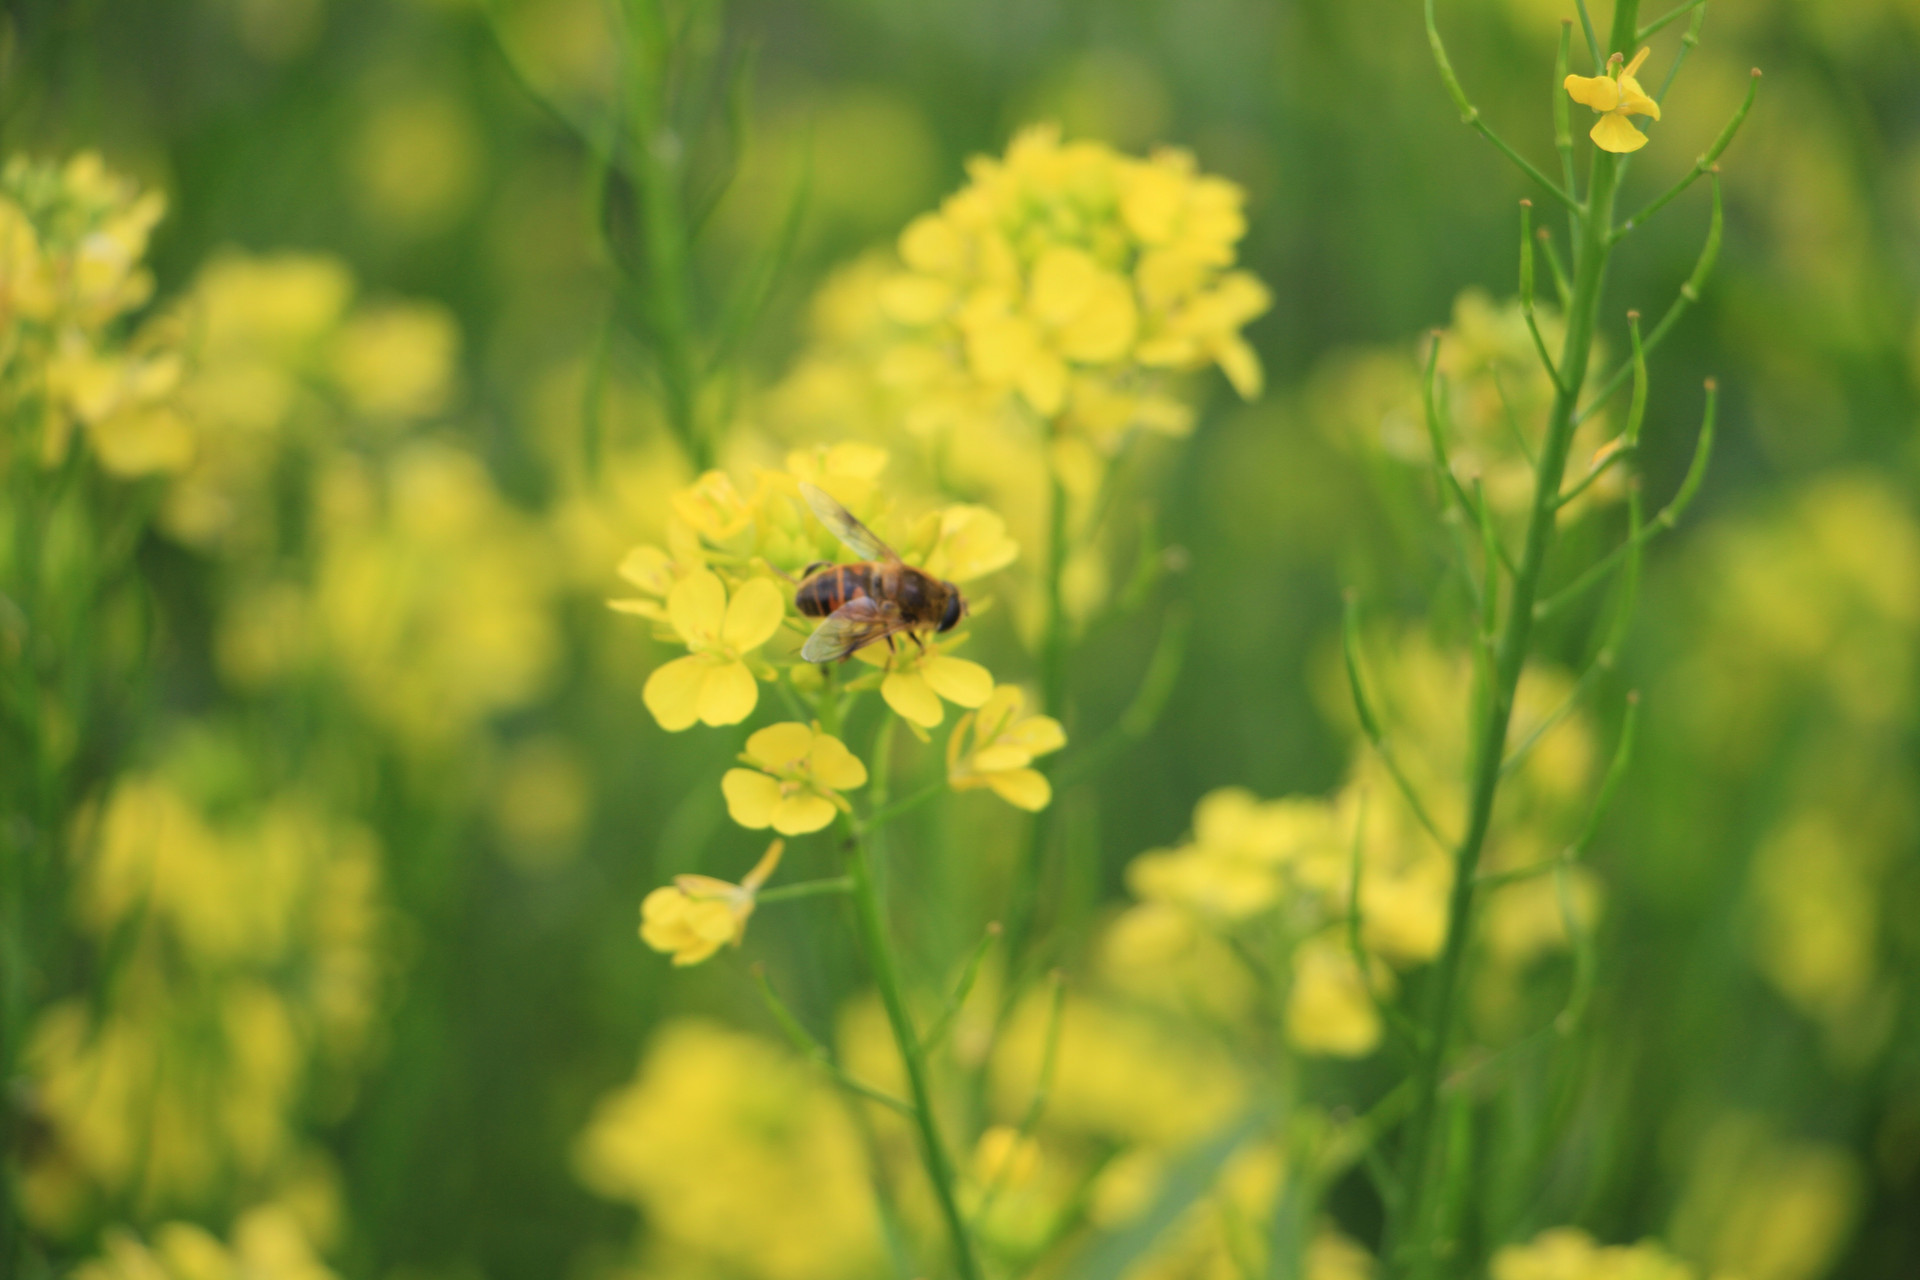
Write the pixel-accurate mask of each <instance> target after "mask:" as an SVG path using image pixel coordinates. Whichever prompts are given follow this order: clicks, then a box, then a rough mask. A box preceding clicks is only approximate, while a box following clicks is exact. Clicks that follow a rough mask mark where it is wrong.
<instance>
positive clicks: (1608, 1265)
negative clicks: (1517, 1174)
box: [1490, 1227, 1699, 1280]
mask: <svg viewBox="0 0 1920 1280" xmlns="http://www.w3.org/2000/svg"><path fill="white" fill-rule="evenodd" d="M1490 1274H1491V1277H1492V1280H1697V1278H1698V1276H1699V1272H1697V1271H1695V1270H1694V1269H1693V1268H1692V1267H1690V1266H1688V1265H1687V1264H1686V1263H1684V1262H1682V1261H1680V1260H1679V1259H1678V1258H1675V1257H1674V1256H1673V1255H1672V1254H1670V1253H1668V1252H1667V1251H1666V1250H1665V1249H1663V1248H1661V1247H1660V1246H1659V1245H1658V1244H1655V1243H1653V1242H1651V1241H1648V1242H1645V1243H1642V1244H1633V1245H1625V1244H1616V1245H1604V1246H1603V1245H1599V1244H1596V1243H1595V1242H1594V1239H1593V1237H1592V1236H1590V1235H1588V1234H1587V1233H1586V1232H1584V1231H1582V1230H1580V1229H1579V1228H1578V1227H1553V1228H1550V1229H1548V1230H1546V1231H1542V1232H1541V1233H1540V1234H1539V1235H1537V1236H1535V1237H1534V1238H1533V1239H1532V1241H1530V1242H1529V1243H1527V1244H1511V1245H1508V1246H1507V1247H1506V1248H1504V1249H1502V1250H1500V1251H1499V1252H1498V1253H1496V1254H1494V1256H1493V1266H1492V1269H1491V1272H1490Z"/></svg>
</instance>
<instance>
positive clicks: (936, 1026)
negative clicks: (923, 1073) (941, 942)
mask: <svg viewBox="0 0 1920 1280" xmlns="http://www.w3.org/2000/svg"><path fill="white" fill-rule="evenodd" d="M1000 934H1001V928H1000V922H999V921H998V920H990V921H988V922H987V929H986V932H985V933H983V934H981V936H980V941H979V942H977V943H975V944H974V948H973V954H972V955H970V956H968V957H967V963H966V965H965V967H963V968H962V969H961V970H960V981H959V982H957V983H955V984H954V987H953V994H952V995H950V996H948V997H947V1005H946V1008H944V1009H942V1010H941V1011H940V1016H939V1017H938V1018H936V1019H934V1023H933V1025H932V1026H931V1027H928V1028H927V1034H926V1035H924V1036H922V1037H921V1038H920V1048H921V1051H922V1052H924V1053H932V1052H933V1051H934V1050H936V1049H938V1048H939V1047H940V1046H941V1044H942V1043H943V1042H944V1041H945V1040H946V1038H947V1033H948V1032H949V1031H952V1030H953V1024H954V1023H955V1022H956V1021H958V1020H959V1018H960V1011H961V1010H962V1009H964V1008H966V1005H967V997H968V996H969V995H971V994H973V984H974V982H975V981H976V980H977V979H978V978H979V977H980V964H981V962H982V961H984V960H985V959H986V958H987V951H988V950H989V949H990V948H991V947H992V946H993V940H994V939H995V938H998V937H999V936H1000Z"/></svg>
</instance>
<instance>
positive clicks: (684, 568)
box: [607, 519, 706, 622]
mask: <svg viewBox="0 0 1920 1280" xmlns="http://www.w3.org/2000/svg"><path fill="white" fill-rule="evenodd" d="M705 564H706V557H705V555H704V554H703V553H702V551H701V549H700V536H699V535H698V534H696V533H695V532H694V531H693V528H692V527H691V526H690V525H688V524H687V523H686V522H685V521H683V520H679V519H670V520H668V521H667V549H666V550H664V551H662V550H661V549H660V548H659V547H656V546H653V545H651V544H643V545H641V546H638V547H635V548H633V549H632V550H631V551H629V552H627V554H626V558H625V559H623V560H622V561H621V562H620V567H619V568H618V569H617V570H616V571H615V572H617V573H618V574H619V575H620V576H621V577H623V578H625V579H626V580H627V581H628V582H629V583H631V584H632V585H633V586H634V587H636V588H637V589H638V590H639V591H640V593H641V594H640V596H626V597H622V598H621V599H618V600H609V601H607V607H608V608H609V609H612V610H613V611H614V612H616V613H631V614H637V615H638V616H640V617H642V618H651V619H652V620H653V621H655V622H669V619H668V617H667V603H666V602H667V596H668V595H669V594H670V593H671V592H672V591H673V585H674V583H676V582H678V581H680V579H682V578H684V577H685V576H687V574H689V573H691V572H693V571H694V570H695V569H699V568H701V567H702V566H704V565H705ZM647 597H651V598H650V599H649V598H647Z"/></svg>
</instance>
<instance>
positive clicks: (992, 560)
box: [920, 505, 1020, 582]
mask: <svg viewBox="0 0 1920 1280" xmlns="http://www.w3.org/2000/svg"><path fill="white" fill-rule="evenodd" d="M1019 554H1020V544H1019V543H1017V542H1015V541H1014V540H1013V539H1012V538H1010V537H1008V536H1007V522H1006V521H1005V520H1004V519H1002V518H1001V517H1000V515H999V514H998V513H997V512H994V511H990V510H988V509H987V508H986V507H976V506H967V505H961V506H952V507H948V508H947V509H946V510H944V511H942V512H941V513H940V523H939V528H938V530H937V532H936V533H935V535H934V544H933V548H932V550H930V551H929V552H928V553H927V555H926V557H925V558H924V559H923V560H921V561H920V564H921V567H922V568H924V569H925V570H926V571H927V572H928V573H930V574H932V575H933V576H934V577H936V578H945V579H946V580H947V581H948V582H966V581H969V580H971V579H973V578H981V577H985V576H986V575H987V574H989V573H992V572H994V571H995V570H998V569H1004V568H1006V567H1007V566H1008V565H1010V564H1012V563H1013V561H1014V558H1015V557H1017V556H1018V555H1019Z"/></svg>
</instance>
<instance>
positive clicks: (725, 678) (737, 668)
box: [698, 660, 760, 725]
mask: <svg viewBox="0 0 1920 1280" xmlns="http://www.w3.org/2000/svg"><path fill="white" fill-rule="evenodd" d="M759 701H760V686H759V684H758V683H757V682H756V681H755V680H754V678H753V672H751V671H749V670H747V666H746V664H745V663H744V662H713V661H711V660H709V661H708V665H707V673H706V679H705V680H703V681H702V682H701V685H700V703H699V708H698V710H699V713H700V723H702V724H710V725H723V724H739V723H740V722H741V721H742V720H745V719H746V718H747V717H748V716H750V715H752V714H753V708H754V706H755V705H756V704H758V703H759Z"/></svg>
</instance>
